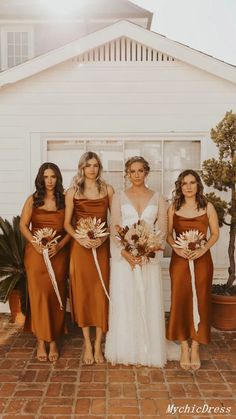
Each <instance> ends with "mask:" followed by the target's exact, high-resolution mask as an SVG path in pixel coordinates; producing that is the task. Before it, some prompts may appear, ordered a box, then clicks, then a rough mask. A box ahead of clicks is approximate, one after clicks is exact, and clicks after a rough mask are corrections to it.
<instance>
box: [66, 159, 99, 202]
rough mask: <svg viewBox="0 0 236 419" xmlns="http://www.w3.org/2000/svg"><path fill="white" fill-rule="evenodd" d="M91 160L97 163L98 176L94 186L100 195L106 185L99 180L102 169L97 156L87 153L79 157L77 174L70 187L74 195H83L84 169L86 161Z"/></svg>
mask: <svg viewBox="0 0 236 419" xmlns="http://www.w3.org/2000/svg"><path fill="white" fill-rule="evenodd" d="M91 159H95V160H97V162H98V175H97V178H96V186H97V189H98V192H99V193H100V192H101V190H102V188H103V187H104V186H105V185H106V183H105V182H104V180H102V178H101V174H102V170H103V167H102V162H101V160H100V158H99V156H98V155H97V154H96V153H94V152H93V151H87V152H86V153H84V154H83V155H82V156H81V157H80V160H79V164H78V172H77V174H76V175H75V176H74V177H73V179H72V183H71V186H72V187H73V188H75V193H78V194H81V195H83V193H84V190H85V175H84V168H85V167H86V164H87V162H88V160H91Z"/></svg>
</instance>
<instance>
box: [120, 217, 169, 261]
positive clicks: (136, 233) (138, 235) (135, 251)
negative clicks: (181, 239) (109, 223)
mask: <svg viewBox="0 0 236 419" xmlns="http://www.w3.org/2000/svg"><path fill="white" fill-rule="evenodd" d="M115 229H116V232H117V234H116V238H117V239H118V240H120V241H121V243H122V245H123V246H124V249H125V250H127V251H128V252H129V253H131V254H132V255H133V256H136V257H140V256H141V257H143V259H144V261H149V260H150V258H154V257H155V251H157V250H164V249H163V248H162V246H163V242H164V234H163V233H162V232H161V231H160V230H158V231H155V229H153V230H152V229H151V228H150V226H149V225H148V224H147V223H146V221H144V220H139V221H138V222H137V223H134V224H133V225H132V226H131V227H128V226H125V227H123V228H122V227H120V226H119V225H116V226H115Z"/></svg>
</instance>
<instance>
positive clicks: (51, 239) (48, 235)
mask: <svg viewBox="0 0 236 419" xmlns="http://www.w3.org/2000/svg"><path fill="white" fill-rule="evenodd" d="M56 234H57V232H56V230H53V228H49V227H44V228H40V229H38V230H37V231H35V232H34V234H33V240H32V243H36V244H37V245H38V246H40V247H41V248H42V253H43V258H44V262H45V265H46V267H47V270H48V274H49V277H50V279H51V282H52V286H53V288H54V291H55V293H56V296H57V299H58V302H59V304H60V309H61V310H62V309H63V304H62V301H61V296H60V293H59V289H58V286H57V281H56V277H55V273H54V271H53V268H52V264H51V261H50V259H49V256H48V250H49V248H50V246H51V245H53V244H57V243H58V239H59V238H60V237H61V236H56ZM55 236H56V237H55Z"/></svg>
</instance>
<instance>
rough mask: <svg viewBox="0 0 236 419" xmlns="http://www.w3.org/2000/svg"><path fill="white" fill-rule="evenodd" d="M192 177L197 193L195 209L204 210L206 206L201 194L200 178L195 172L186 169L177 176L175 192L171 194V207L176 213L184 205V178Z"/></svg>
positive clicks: (204, 198) (205, 200)
mask: <svg viewBox="0 0 236 419" xmlns="http://www.w3.org/2000/svg"><path fill="white" fill-rule="evenodd" d="M188 175H192V176H193V177H195V179H196V182H197V193H196V203H197V209H198V210H199V209H200V208H202V209H204V208H206V206H207V199H206V197H205V196H204V194H203V184H202V181H201V178H200V176H199V174H198V173H197V172H195V170H192V169H187V170H184V171H183V172H182V173H180V175H179V176H178V179H177V180H176V182H175V190H174V192H173V205H174V209H175V211H178V210H179V209H180V208H181V207H182V206H183V204H184V203H185V197H184V194H183V192H182V184H183V180H184V178H185V176H188Z"/></svg>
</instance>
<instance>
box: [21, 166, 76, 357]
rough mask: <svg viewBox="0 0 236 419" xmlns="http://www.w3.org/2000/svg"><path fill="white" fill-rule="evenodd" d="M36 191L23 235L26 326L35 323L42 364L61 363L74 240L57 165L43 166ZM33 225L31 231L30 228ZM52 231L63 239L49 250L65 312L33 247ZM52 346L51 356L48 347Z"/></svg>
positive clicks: (28, 204)
mask: <svg viewBox="0 0 236 419" xmlns="http://www.w3.org/2000/svg"><path fill="white" fill-rule="evenodd" d="M35 188H36V191H35V192H34V193H33V195H31V196H29V197H28V199H27V200H26V202H25V204H24V207H23V210H22V214H21V221H20V229H21V232H22V234H23V235H24V236H25V237H26V239H27V240H28V244H27V245H26V249H25V257H24V263H25V269H26V273H27V279H28V291H29V303H30V313H28V314H27V316H26V322H27V323H28V322H30V323H31V330H32V332H33V333H34V334H35V336H36V337H37V339H38V347H37V358H38V360H39V361H47V358H48V359H49V361H51V362H54V361H56V360H57V359H58V357H59V354H58V349H57V344H56V340H57V339H58V338H59V337H60V336H61V335H62V334H63V332H64V320H65V305H66V281H67V275H68V265H69V249H68V246H66V245H67V243H68V241H69V240H70V237H69V235H68V234H66V233H65V231H64V228H63V224H64V216H65V197H64V192H63V186H62V176H61V172H60V170H59V168H58V167H57V166H56V165H55V164H54V163H43V164H42V166H41V167H40V168H39V171H38V174H37V176H36V179H35ZM30 224H31V228H30ZM43 227H50V228H53V229H54V230H56V231H57V235H61V238H60V239H59V241H58V243H57V244H55V245H52V246H51V247H50V249H49V257H50V258H51V263H52V267H53V270H54V273H55V277H56V280H57V284H58V289H59V292H60V296H61V300H62V302H63V307H64V309H63V310H61V309H60V306H59V302H58V299H57V296H56V294H55V291H54V289H53V286H52V283H51V279H50V277H49V274H48V271H47V268H46V265H45V262H44V259H43V255H42V249H41V247H40V246H39V245H37V244H35V243H32V239H33V234H34V233H35V231H36V230H38V229H40V228H43ZM46 342H48V343H49V355H48V356H47V352H46V346H45V343H46Z"/></svg>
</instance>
